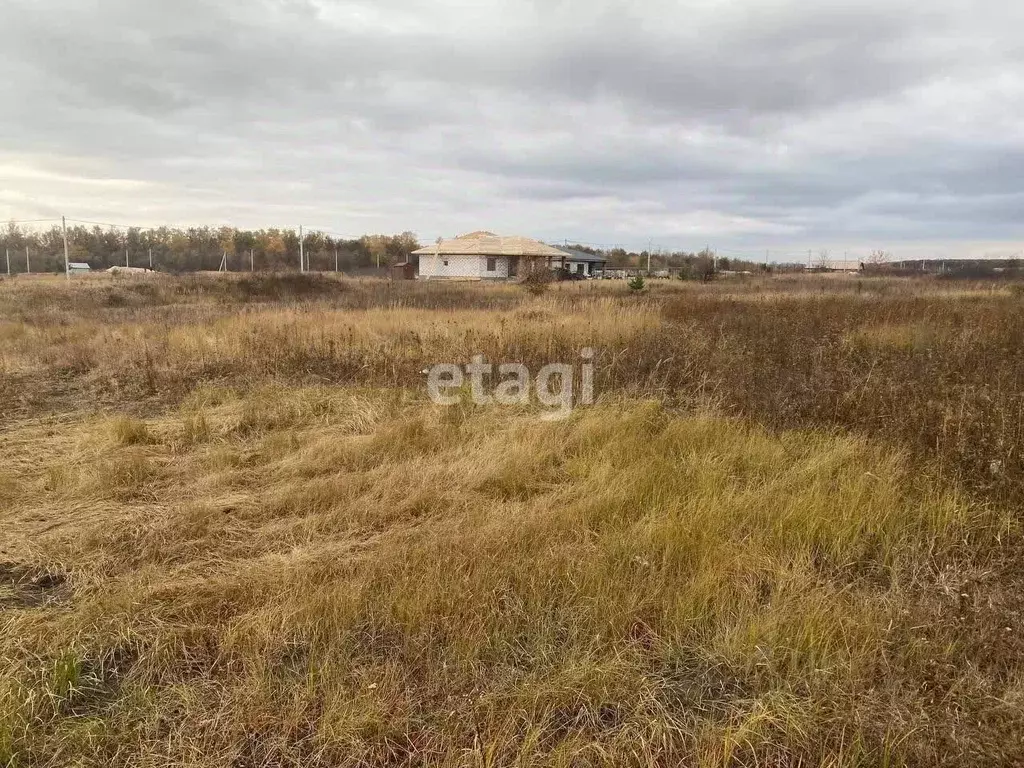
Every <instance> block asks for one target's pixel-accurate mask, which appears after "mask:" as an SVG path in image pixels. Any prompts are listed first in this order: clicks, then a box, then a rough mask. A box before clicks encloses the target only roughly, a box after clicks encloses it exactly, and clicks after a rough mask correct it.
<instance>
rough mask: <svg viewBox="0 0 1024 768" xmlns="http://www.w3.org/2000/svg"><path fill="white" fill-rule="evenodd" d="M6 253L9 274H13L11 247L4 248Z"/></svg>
mask: <svg viewBox="0 0 1024 768" xmlns="http://www.w3.org/2000/svg"><path fill="white" fill-rule="evenodd" d="M4 255H5V256H6V257H7V276H8V277H10V276H11V249H10V248H4Z"/></svg>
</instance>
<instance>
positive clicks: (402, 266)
mask: <svg viewBox="0 0 1024 768" xmlns="http://www.w3.org/2000/svg"><path fill="white" fill-rule="evenodd" d="M391 279H392V280H415V279H416V265H415V264H411V263H410V262H408V261H403V262H400V263H398V264H392V265H391Z"/></svg>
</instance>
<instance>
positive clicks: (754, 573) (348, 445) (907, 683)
mask: <svg viewBox="0 0 1024 768" xmlns="http://www.w3.org/2000/svg"><path fill="white" fill-rule="evenodd" d="M1022 338H1024V298H1022V296H1021V294H1020V292H1019V291H1016V290H1011V287H1007V286H1000V285H997V284H967V283H958V282H942V281H926V280H881V279H864V280H862V279H858V278H853V277H842V278H811V277H799V278H796V277H795V278H776V279H773V280H768V279H765V280H760V279H757V280H750V281H745V282H744V281H735V282H724V281H723V282H720V283H717V284H712V285H706V286H705V285H696V284H687V283H682V282H680V281H674V282H668V281H664V282H655V283H654V284H652V285H650V287H649V290H648V291H647V292H646V293H645V294H643V295H632V294H630V292H629V291H628V289H627V288H626V287H625V285H624V284H622V283H619V282H610V281H609V282H602V283H588V284H579V283H574V284H563V285H557V286H554V287H553V288H552V289H551V290H550V291H548V292H547V293H545V294H544V295H541V296H531V295H530V294H529V293H527V292H526V291H525V290H523V289H522V288H521V287H519V286H515V285H480V284H422V283H394V284H392V283H387V282H383V281H355V280H344V279H334V278H332V277H320V276H316V275H295V274H293V275H277V276H273V275H256V276H229V277H224V276H197V277H181V278H171V277H153V278H148V279H146V278H142V279H138V278H136V279H111V278H109V277H102V278H83V279H80V280H76V281H73V282H72V284H71V285H70V286H69V285H66V284H65V283H64V282H63V280H59V279H54V278H36V279H22V278H18V279H14V280H4V281H0V766H5V767H10V768H13V767H14V766H17V767H18V768H22V767H24V766H65V765H80V766H108V765H113V766H154V767H155V766H168V765H173V766H238V767H239V768H241V767H243V766H245V767H249V766H252V767H256V766H260V767H261V768H262V767H264V766H267V767H269V766H377V765H388V766H435V765H438V766H453V767H454V766H512V765H514V766H541V765H544V766H548V765H552V766H598V765H601V766H613V765H614V766H622V765H636V766H655V765H656V766H675V765H692V766H702V767H703V766H797V765H805V766H819V765H822V766H835V767H837V768H838V767H839V766H896V765H914V766H932V765H950V766H952V765H957V766H960V765H974V766H999V765H1005V766H1010V765H1020V764H1021V763H1022V762H1024V634H1022V630H1024V539H1022V536H1021V522H1022V521H1021V516H1020V509H1021V508H1022V506H1024V427H1022V426H1021V416H1022V410H1024V345H1022V342H1021V339H1022ZM586 347H592V348H594V349H595V350H596V359H595V388H596V392H597V395H598V400H597V402H596V403H595V404H593V405H592V406H588V407H583V408H579V409H577V410H575V411H574V412H573V414H572V415H571V416H570V417H569V418H567V419H564V420H561V421H546V420H542V419H540V418H539V416H540V415H541V412H542V408H541V407H540V406H517V407H514V408H509V407H499V406H491V407H481V406H473V405H471V404H469V403H468V402H467V403H465V404H463V405H458V406H452V407H448V408H442V407H439V406H436V405H434V404H432V403H431V402H430V401H429V400H428V399H427V397H426V389H425V377H424V375H423V373H422V371H423V370H424V368H426V367H427V366H429V365H431V364H433V363H438V362H456V363H465V362H468V361H469V359H470V357H471V356H472V355H474V354H481V355H484V356H485V357H486V358H487V359H488V360H490V361H492V362H495V363H500V362H521V363H524V364H526V365H527V366H529V367H530V369H531V370H536V369H538V368H539V367H541V366H542V365H544V364H546V363H551V362H568V363H572V362H574V361H576V360H578V359H579V357H580V353H581V351H582V350H583V349H584V348H586Z"/></svg>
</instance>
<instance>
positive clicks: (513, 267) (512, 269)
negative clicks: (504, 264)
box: [508, 256, 519, 277]
mask: <svg viewBox="0 0 1024 768" xmlns="http://www.w3.org/2000/svg"><path fill="white" fill-rule="evenodd" d="M518 274H519V257H518V256H509V257H508V276H509V277H515V276H516V275H518Z"/></svg>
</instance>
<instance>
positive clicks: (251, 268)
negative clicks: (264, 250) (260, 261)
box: [249, 248, 256, 272]
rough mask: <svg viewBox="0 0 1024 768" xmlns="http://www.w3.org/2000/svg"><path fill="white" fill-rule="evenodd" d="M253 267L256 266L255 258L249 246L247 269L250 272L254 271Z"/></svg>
mask: <svg viewBox="0 0 1024 768" xmlns="http://www.w3.org/2000/svg"><path fill="white" fill-rule="evenodd" d="M255 267H256V259H255V257H254V256H253V255H252V248H250V249H249V271H250V272H255V271H256V269H255Z"/></svg>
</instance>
